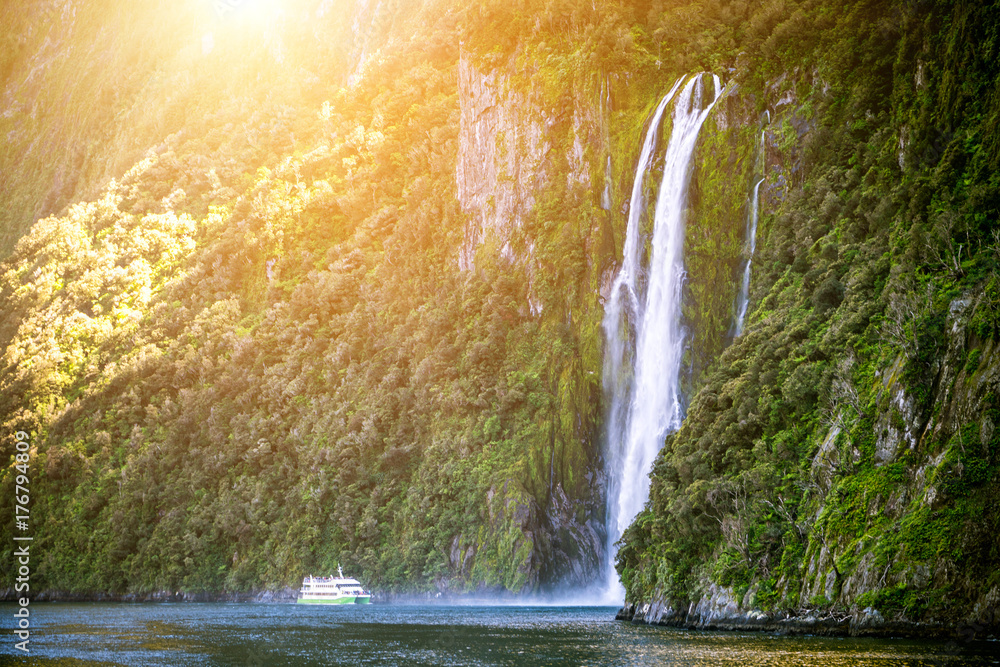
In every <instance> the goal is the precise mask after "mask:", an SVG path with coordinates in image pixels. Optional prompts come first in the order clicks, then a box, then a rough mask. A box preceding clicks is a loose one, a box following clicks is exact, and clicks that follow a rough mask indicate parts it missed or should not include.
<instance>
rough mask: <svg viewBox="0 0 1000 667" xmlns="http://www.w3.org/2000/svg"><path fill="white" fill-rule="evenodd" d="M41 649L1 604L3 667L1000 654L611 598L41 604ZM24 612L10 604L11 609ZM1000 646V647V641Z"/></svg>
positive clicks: (916, 660)
mask: <svg viewBox="0 0 1000 667" xmlns="http://www.w3.org/2000/svg"><path fill="white" fill-rule="evenodd" d="M32 607H33V614H32V636H31V647H32V651H31V656H30V657H29V658H27V659H24V658H23V657H21V656H15V651H14V648H13V643H12V642H11V636H10V633H9V631H10V629H11V628H12V627H13V626H12V623H11V619H12V618H13V616H12V614H13V611H14V608H13V607H12V606H10V605H3V606H2V607H0V613H2V618H3V622H2V625H3V627H4V629H5V630H4V633H3V634H4V643H3V645H2V646H0V665H5V664H26V665H46V666H50V667H55V666H59V667H61V666H65V667H69V666H73V667H88V666H96V665H129V666H132V665H139V666H149V667H153V666H157V667H159V666H161V665H162V666H172V665H182V666H188V665H191V666H194V665H199V666H201V665H220V666H236V665H245V666H248V667H263V666H266V665H275V666H291V665H295V666H309V665H386V666H391V665H474V666H478V665H482V666H486V665H516V666H518V667H520V666H525V667H531V666H533V665H556V664H558V665H672V666H681V665H734V666H735V665H774V666H776V667H784V666H791V665H799V666H806V667H812V666H815V667H820V666H830V665H835V666H840V667H848V666H854V665H857V666H861V665H866V666H875V667H890V666H892V667H903V666H907V667H917V666H921V667H929V666H931V665H942V666H943V665H948V666H949V667H965V666H977V667H978V666H980V665H995V664H1000V661H998V660H997V658H996V657H995V654H996V651H995V648H996V647H995V646H991V645H989V644H971V643H959V644H955V643H952V644H947V643H944V642H921V641H913V640H875V639H828V638H820V637H782V636H775V635H766V634H750V633H726V632H689V631H683V630H674V629H670V628H660V627H649V626H641V625H633V624H631V623H626V622H622V621H615V620H613V618H614V609H613V608H609V607H537V606H536V607H525V606H446V605H423V606H416V605H379V604H376V605H365V606H355V605H331V606H326V607H317V606H313V605H295V604H252V603H244V604H227V603H35V604H33V605H32ZM8 612H10V613H8ZM991 649H994V650H993V651H991Z"/></svg>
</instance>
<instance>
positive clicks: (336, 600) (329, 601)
mask: <svg viewBox="0 0 1000 667" xmlns="http://www.w3.org/2000/svg"><path fill="white" fill-rule="evenodd" d="M354 600H355V598H353V597H350V596H347V595H345V596H344V597H340V598H332V599H330V598H328V599H325V600H321V599H318V598H312V599H310V598H299V599H298V600H296V602H298V603H299V604H354Z"/></svg>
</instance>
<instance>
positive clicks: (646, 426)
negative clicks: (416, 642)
mask: <svg viewBox="0 0 1000 667" xmlns="http://www.w3.org/2000/svg"><path fill="white" fill-rule="evenodd" d="M708 76H709V75H706V74H698V75H695V76H692V77H690V78H688V79H687V80H686V81H685V82H683V86H682V85H681V84H682V81H678V82H677V83H675V84H674V87H673V88H672V89H671V90H670V92H669V93H667V95H666V96H665V97H664V98H663V100H662V101H661V102H660V104H659V106H657V108H656V112H655V113H654V115H653V119H652V121H651V123H650V126H649V130H648V131H647V132H646V138H645V141H644V142H643V146H642V151H641V153H640V156H639V163H638V165H637V168H636V174H635V181H634V182H633V185H632V196H631V200H630V202H629V217H628V226H627V229H626V236H625V245H624V251H623V257H622V265H621V269H620V270H619V272H618V275H617V276H616V277H615V280H614V283H613V286H612V291H611V295H610V298H609V300H608V304H607V306H606V308H605V316H604V322H603V326H604V332H605V337H606V341H607V348H606V352H605V359H604V383H605V389H606V391H607V392H608V395H609V404H610V408H609V414H608V417H607V425H608V429H607V443H608V480H609V483H608V513H607V536H608V545H607V547H608V548H607V554H608V564H607V568H606V569H607V580H606V582H605V590H604V594H603V597H604V598H605V599H606V600H607V601H609V602H620V601H621V600H622V599H623V596H624V588H623V587H622V585H621V583H620V582H619V580H618V574H617V572H616V571H615V569H614V556H615V551H616V550H615V547H614V545H615V543H616V542H617V541H618V539H619V538H620V537H621V535H622V533H623V531H624V530H625V528H627V527H628V525H629V524H630V523H631V522H632V520H633V519H634V518H635V516H636V514H638V513H639V511H640V510H641V509H642V506H643V504H644V503H645V502H646V499H647V497H648V496H649V472H650V469H651V467H652V464H653V459H654V458H655V456H656V453H657V452H658V451H659V449H660V447H661V446H662V444H663V439H664V437H666V435H667V434H668V433H671V432H673V431H675V430H676V429H677V428H678V426H680V423H681V420H682V419H683V417H684V415H683V407H682V397H681V392H680V384H679V379H680V378H679V376H680V371H681V359H682V356H683V352H684V331H683V329H682V327H681V294H682V291H683V286H684V278H685V273H684V256H683V250H684V209H685V204H686V199H687V189H688V182H689V181H690V175H691V168H690V167H691V155H692V154H693V153H694V149H695V145H696V143H697V140H698V132H699V131H700V130H701V126H702V124H703V123H704V122H705V119H706V118H707V117H708V114H709V113H710V112H711V110H712V107H713V106H714V105H715V102H716V101H717V100H718V99H719V96H720V95H721V92H722V90H721V85H720V82H719V77H718V76H714V75H712V76H711V83H712V84H713V88H712V89H711V91H706V80H707V77H708ZM678 90H679V92H678ZM675 94H676V96H677V100H676V102H675V103H674V106H673V114H672V116H671V120H672V128H671V134H670V141H669V143H668V145H667V149H666V153H665V155H664V164H663V178H662V180H661V182H660V186H659V189H658V192H657V197H656V208H655V209H654V212H653V230H652V237H651V238H644V236H643V230H642V225H641V224H640V220H641V217H642V213H643V210H644V208H645V202H644V198H643V194H642V193H643V181H644V179H645V177H646V175H647V173H648V172H649V170H650V168H651V166H652V159H653V155H654V154H655V152H656V151H655V148H656V143H657V131H658V128H659V125H660V121H661V117H662V115H663V113H664V111H665V109H666V107H667V105H668V104H669V103H670V101H671V100H672V99H673V97H674V96H675ZM709 96H710V99H708V98H709ZM706 102H707V103H706ZM647 243H648V244H649V252H648V253H646V252H644V249H645V247H646V244H647ZM644 260H645V261H644Z"/></svg>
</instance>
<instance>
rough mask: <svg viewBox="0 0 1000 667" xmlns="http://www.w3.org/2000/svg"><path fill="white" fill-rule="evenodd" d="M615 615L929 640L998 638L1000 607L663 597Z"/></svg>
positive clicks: (725, 628) (677, 623) (653, 621)
mask: <svg viewBox="0 0 1000 667" xmlns="http://www.w3.org/2000/svg"><path fill="white" fill-rule="evenodd" d="M615 620H617V621H625V622H628V623H634V624H646V625H658V626H663V627H671V628H678V629H683V630H706V631H719V632H760V633H768V634H778V635H813V636H820V637H867V638H876V639H890V638H900V639H902V638H906V639H930V640H961V641H982V640H994V641H996V640H998V639H1000V609H987V610H985V612H984V613H982V614H980V615H979V618H976V619H961V620H957V621H956V622H954V623H944V622H940V621H927V622H923V621H912V620H909V619H906V618H892V619H887V618H885V617H884V616H883V615H882V614H880V613H879V612H878V611H876V610H875V609H872V608H868V609H864V610H862V611H858V612H853V613H848V612H842V613H839V614H838V613H835V612H829V611H828V612H821V611H815V612H806V613H801V612H800V613H798V614H796V613H794V612H793V613H786V612H780V611H779V612H764V611H761V610H756V609H754V610H750V611H746V610H742V609H738V608H736V609H723V610H719V609H707V610H706V609H704V608H703V605H701V604H699V605H695V604H694V603H692V604H690V605H689V606H688V608H687V609H686V610H685V609H683V608H676V607H674V606H672V605H670V604H669V603H665V602H663V601H654V602H646V603H639V604H626V605H625V606H623V607H622V608H621V609H619V610H618V613H617V614H616V615H615Z"/></svg>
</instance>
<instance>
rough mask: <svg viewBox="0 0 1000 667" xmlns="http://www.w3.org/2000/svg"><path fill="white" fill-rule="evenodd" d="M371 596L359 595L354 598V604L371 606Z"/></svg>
mask: <svg viewBox="0 0 1000 667" xmlns="http://www.w3.org/2000/svg"><path fill="white" fill-rule="evenodd" d="M371 602H372V596H370V595H359V596H358V597H356V598H354V604H371Z"/></svg>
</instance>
